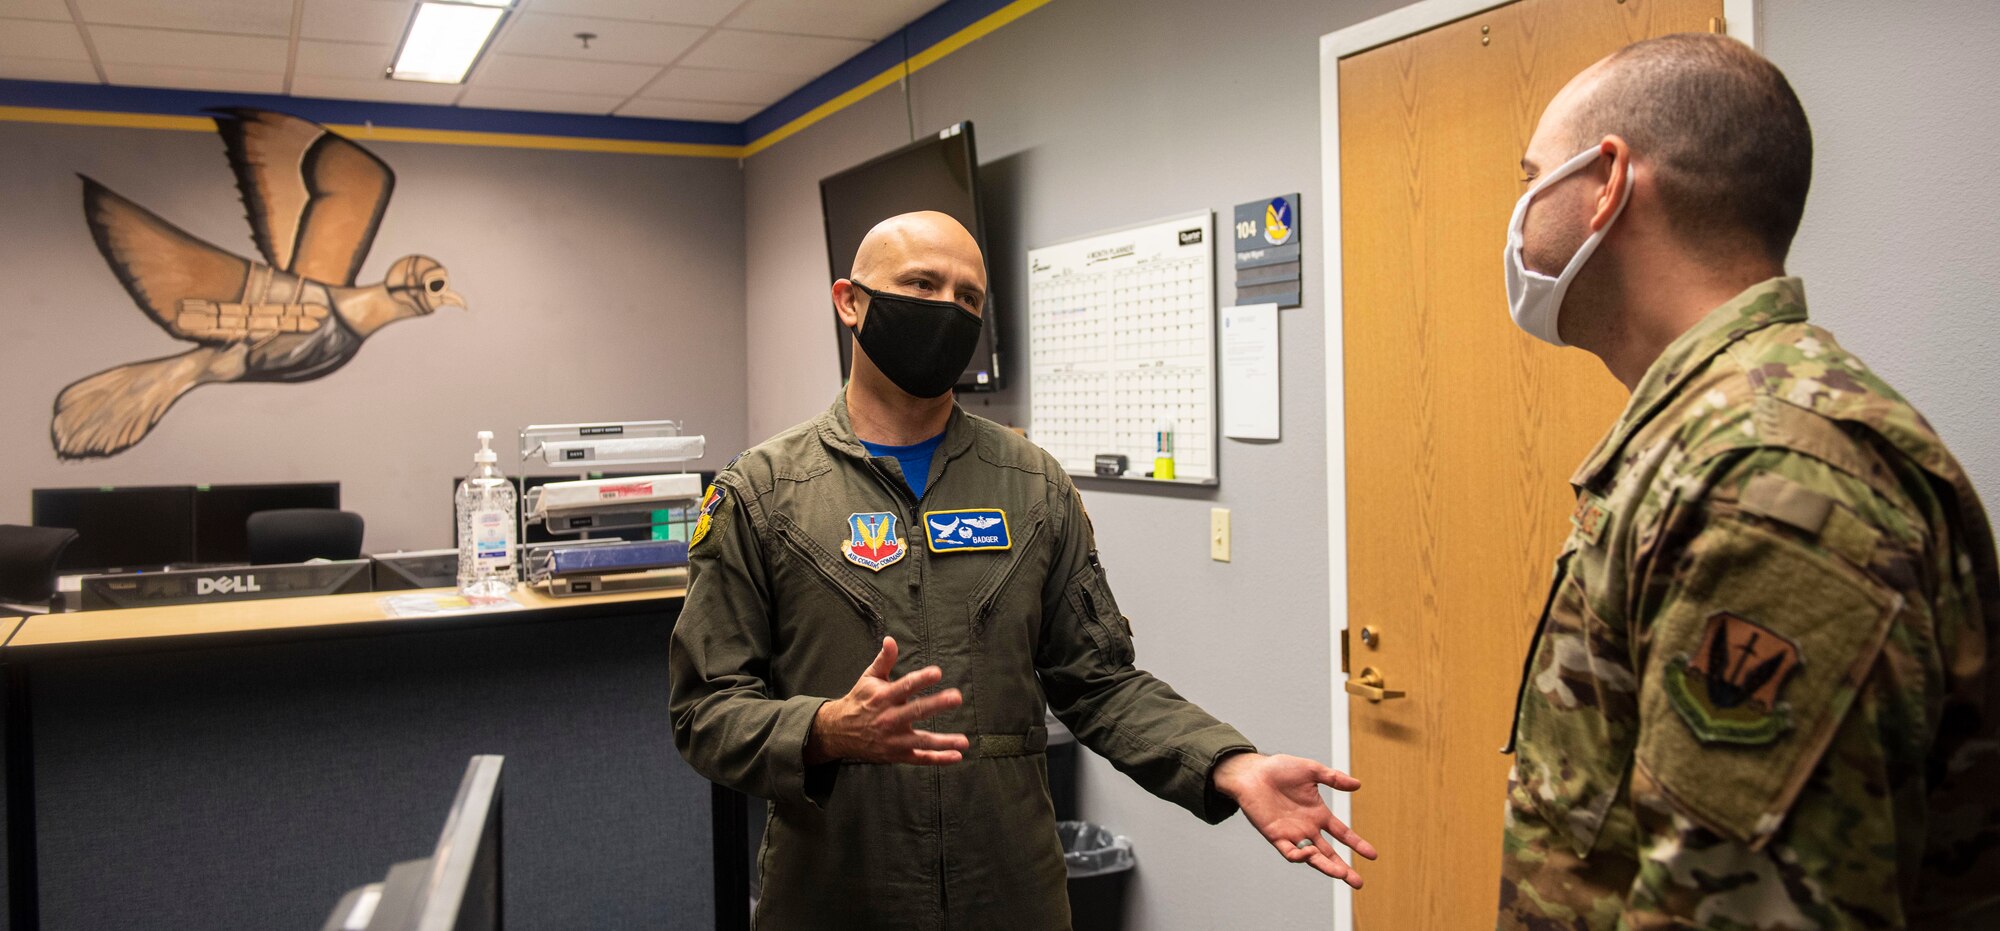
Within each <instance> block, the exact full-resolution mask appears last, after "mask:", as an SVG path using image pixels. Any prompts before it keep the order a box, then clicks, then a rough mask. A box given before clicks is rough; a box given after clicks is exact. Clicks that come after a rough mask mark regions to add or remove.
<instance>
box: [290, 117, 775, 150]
mask: <svg viewBox="0 0 2000 931" xmlns="http://www.w3.org/2000/svg"><path fill="white" fill-rule="evenodd" d="M326 128H328V129H331V130H333V131H334V132H337V133H339V134H341V135H343V136H346V137H347V138H349V139H367V140H373V141H379V142H427V143H431V144H434V145H479V146H493V147H498V148H506V149H554V150H556V151H560V152H614V153H618V154H622V155H678V156H681V157H684V158H742V157H743V147H742V146H740V145H719V144H714V143H700V142H647V141H645V140H640V139H593V138H587V137H581V136H537V135H532V134H529V133H489V132H474V131H471V130H462V129H412V128H409V127H405V126H357V125H352V124H347V123H328V124H327V126H326Z"/></svg>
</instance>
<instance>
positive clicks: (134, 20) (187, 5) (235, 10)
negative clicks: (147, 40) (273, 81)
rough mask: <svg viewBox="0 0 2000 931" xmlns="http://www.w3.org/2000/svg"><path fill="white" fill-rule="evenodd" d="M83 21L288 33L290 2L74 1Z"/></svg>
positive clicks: (270, 34) (251, 32) (217, 0)
mask: <svg viewBox="0 0 2000 931" xmlns="http://www.w3.org/2000/svg"><path fill="white" fill-rule="evenodd" d="M76 8H77V10H78V11H79V12H81V13H82V14H83V21H84V22H86V23H93V24H94V23H107V24H110V25H114V26H153V27H156V28H161V29H195V30H200V31H202V32H229V33H236V34H239V35H255V36H288V35H291V32H292V5H291V4H290V3H286V2H273V0H166V2H162V0H76Z"/></svg>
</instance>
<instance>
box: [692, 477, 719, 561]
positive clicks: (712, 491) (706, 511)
mask: <svg viewBox="0 0 2000 931" xmlns="http://www.w3.org/2000/svg"><path fill="white" fill-rule="evenodd" d="M725 494H726V489H724V488H723V486H721V485H718V484H716V483H714V482H709V483H708V490H707V491H705V492H702V495H701V516H700V517H697V518H695V522H694V532H693V533H691V534H689V535H688V549H694V547H695V544H697V543H700V542H701V541H702V540H703V539H705V538H707V537H708V531H709V529H710V528H712V527H714V526H715V512H716V511H717V510H718V509H720V508H721V507H722V499H723V496H724V495H725Z"/></svg>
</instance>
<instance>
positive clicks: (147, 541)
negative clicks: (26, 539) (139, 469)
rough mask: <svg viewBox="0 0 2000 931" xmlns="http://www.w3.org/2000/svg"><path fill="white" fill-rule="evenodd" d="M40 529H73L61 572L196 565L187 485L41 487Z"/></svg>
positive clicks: (37, 495)
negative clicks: (73, 536)
mask: <svg viewBox="0 0 2000 931" xmlns="http://www.w3.org/2000/svg"><path fill="white" fill-rule="evenodd" d="M30 515H31V516H30V518H29V519H30V520H31V521H32V522H33V523H34V525H35V526H37V527H67V528H69V529H71V530H74V531H76V533H77V538H76V540H75V542H73V543H71V544H70V545H69V548H68V549H66V550H64V551H63V554H62V559H61V560H60V561H59V562H58V563H57V564H56V570H57V571H58V572H65V573H74V572H84V571H90V570H100V569H158V568H161V567H163V566H168V565H173V564H177V563H190V562H193V561H194V558H195V556H194V489H193V488H190V487H188V486H186V485H157V486H135V487H110V486H106V487H102V488H37V489H35V490H34V491H33V492H32V493H31V495H30Z"/></svg>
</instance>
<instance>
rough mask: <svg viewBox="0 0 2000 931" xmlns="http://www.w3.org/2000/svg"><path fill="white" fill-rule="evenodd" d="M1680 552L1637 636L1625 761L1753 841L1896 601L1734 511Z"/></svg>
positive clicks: (1717, 824)
mask: <svg viewBox="0 0 2000 931" xmlns="http://www.w3.org/2000/svg"><path fill="white" fill-rule="evenodd" d="M1689 555H1690V557H1691V559H1690V560H1689V561H1688V562H1687V563H1685V568H1684V570H1683V571H1682V578H1681V579H1680V581H1679V583H1678V584H1676V585H1675V586H1674V587H1673V589H1672V590H1671V591H1670V592H1669V594H1668V596H1667V600H1666V601H1665V603H1664V604H1663V605H1662V607H1661V608H1660V610H1659V612H1658V613H1657V614H1656V615H1655V616H1654V618H1653V620H1652V623H1651V624H1650V625H1649V627H1648V630H1647V635H1646V638H1645V642H1646V644H1647V647H1646V649H1647V653H1646V657H1645V665H1644V668H1645V676H1646V682H1645V687H1644V689H1643V690H1642V691H1643V694H1644V698H1643V701H1642V703H1641V707H1640V719H1639V728H1640V733H1639V747H1638V763H1639V765H1640V766H1641V767H1643V768H1644V769H1645V770H1646V772H1647V773H1648V774H1649V775H1650V776H1651V777H1652V780H1653V782H1654V784H1656V785H1657V786H1658V787H1659V788H1660V789H1661V790H1662V791H1663V792H1664V794H1665V795H1666V796H1667V800H1668V801H1669V802H1670V803H1671V804H1672V805H1673V807H1674V808H1675V809H1676V810H1677V811H1680V812H1681V813H1683V814H1685V815H1686V816H1688V817H1689V818H1691V819H1693V820H1694V821H1695V822H1696V823H1698V824H1700V825H1702V826H1704V827H1706V828H1708V829H1709V830H1711V831H1714V832H1716V833H1717V834H1720V835H1722V836H1724V837H1728V838H1731V839H1733V840H1736V841H1739V842H1742V843H1746V844H1749V845H1751V846H1752V848H1761V847H1762V846H1763V845H1764V843H1765V842H1766V841H1768V840H1769V839H1770V838H1771V836H1772V835H1773V834H1775V833H1776V832H1777V830H1778V828H1779V827H1780V826H1782V825H1783V823H1784V818H1785V814H1786V813H1787V812H1788V811H1790V809H1791V807H1792V803H1793V801H1794V800H1795V799H1797V797H1798V794H1799V791H1800V790H1801V789H1802V788H1803V787H1804V785H1805V783H1806V781H1807V779H1808V778H1809V777H1810V776H1811V775H1812V771H1813V769H1814V768H1815V767H1816V766H1817V765H1818V764H1819V760H1820V757H1821V756H1823V755H1824V754H1825V752H1826V748H1827V746H1828V744H1829V743H1830V742H1831V741H1832V739H1833V735H1834V733H1835V732H1836V731H1837V730H1838V729H1839V727H1840V723H1841V721H1842V720H1843V719H1844V718H1845V717H1846V715H1847V712H1848V709H1849V707H1850V706H1851V705H1852V704H1853V703H1854V699H1855V696H1856V694H1857V692H1858V691H1859V689H1860V687H1861V686H1862V685H1863V683H1865V681H1866V679H1867V676H1868V671H1869V669H1870V667H1872V666H1873V665H1874V662H1875V659H1876V656H1877V655H1878V654H1879V653H1880V652H1881V649H1882V642H1883V638H1884V637H1885V636H1886V635H1887V633H1888V630H1889V625H1890V623H1891V622H1892V621H1893V619H1894V618H1895V616H1896V614H1897V612H1898V611H1899V610H1901V607H1902V599H1901V597H1900V596H1898V595H1897V594H1895V593H1894V592H1893V591H1891V590H1890V589H1889V588H1887V587H1886V586H1883V585H1882V584H1881V583H1879V582H1877V581H1875V580H1874V579H1872V578H1870V577H1868V576H1866V575H1864V574H1863V573H1861V572H1859V571H1857V570H1855V569H1854V568H1852V567H1851V566H1849V565H1847V564H1846V563H1844V562H1843V561H1841V560H1838V559H1835V558H1832V557H1831V556H1830V555H1829V554H1827V553H1826V552H1825V551H1824V550H1823V548H1822V547H1820V546H1818V545H1816V544H1815V543H1814V542H1813V541H1810V540H1805V539H1802V538H1799V537H1797V536H1793V535H1781V534H1780V533H1776V532H1773V531H1771V530H1768V529H1765V528H1764V527H1762V526H1758V525H1755V524H1752V523H1749V522H1747V521H1744V520H1740V519H1735V518H1724V519H1721V520H1718V521H1717V522H1716V523H1715V524H1714V525H1713V526H1711V527H1710V529H1708V530H1707V531H1705V532H1704V533H1703V534H1702V535H1701V536H1699V537H1697V538H1696V539H1695V541H1694V542H1693V544H1692V545H1691V547H1690V549H1689Z"/></svg>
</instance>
